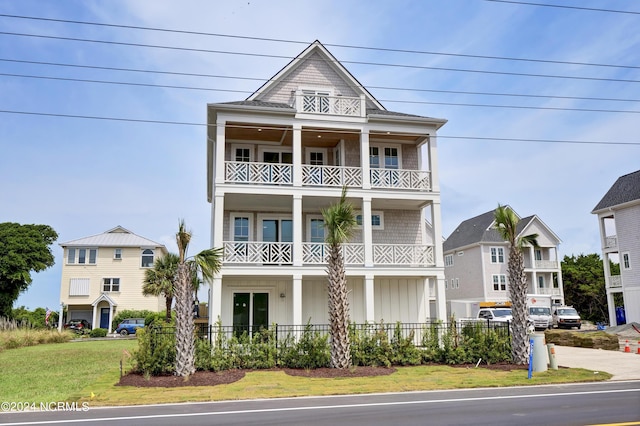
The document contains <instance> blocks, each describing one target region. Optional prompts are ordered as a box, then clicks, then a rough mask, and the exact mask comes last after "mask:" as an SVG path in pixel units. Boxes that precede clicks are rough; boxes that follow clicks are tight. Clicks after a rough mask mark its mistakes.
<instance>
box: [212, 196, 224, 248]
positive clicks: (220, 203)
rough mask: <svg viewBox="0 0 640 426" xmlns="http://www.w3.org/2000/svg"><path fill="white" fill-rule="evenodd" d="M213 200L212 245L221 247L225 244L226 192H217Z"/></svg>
mask: <svg viewBox="0 0 640 426" xmlns="http://www.w3.org/2000/svg"><path fill="white" fill-rule="evenodd" d="M211 202H212V204H213V205H212V206H211V209H212V216H211V247H212V248H219V247H222V245H223V239H222V236H223V234H224V232H223V227H224V194H223V193H222V194H220V193H216V194H215V196H214V197H213V199H212V200H211Z"/></svg>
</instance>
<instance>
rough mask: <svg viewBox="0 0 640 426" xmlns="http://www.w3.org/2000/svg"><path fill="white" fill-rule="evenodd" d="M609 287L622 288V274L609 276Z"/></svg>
mask: <svg viewBox="0 0 640 426" xmlns="http://www.w3.org/2000/svg"><path fill="white" fill-rule="evenodd" d="M608 283H609V288H622V277H621V276H620V275H610V276H609V280H608Z"/></svg>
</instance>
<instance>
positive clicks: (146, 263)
mask: <svg viewBox="0 0 640 426" xmlns="http://www.w3.org/2000/svg"><path fill="white" fill-rule="evenodd" d="M142 267H143V268H151V267H153V250H151V249H145V250H142Z"/></svg>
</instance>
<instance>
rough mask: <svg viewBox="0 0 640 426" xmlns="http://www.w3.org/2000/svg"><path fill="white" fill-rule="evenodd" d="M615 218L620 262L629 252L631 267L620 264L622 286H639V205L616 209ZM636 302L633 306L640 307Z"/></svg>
mask: <svg viewBox="0 0 640 426" xmlns="http://www.w3.org/2000/svg"><path fill="white" fill-rule="evenodd" d="M615 220H616V229H617V231H618V232H617V237H618V252H619V254H620V262H622V255H623V254H624V253H629V261H630V266H631V269H624V268H622V265H620V275H621V276H622V283H623V286H624V288H625V289H628V288H640V205H636V206H632V207H628V208H625V209H620V210H616V212H615ZM636 297H637V296H636ZM637 302H638V300H637V299H636V303H635V306H636V307H639V308H638V309H640V303H637ZM627 309H630V304H629V301H627V300H625V310H627ZM635 318H640V316H636V317H635Z"/></svg>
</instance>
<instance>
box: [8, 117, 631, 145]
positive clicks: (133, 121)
mask: <svg viewBox="0 0 640 426" xmlns="http://www.w3.org/2000/svg"><path fill="white" fill-rule="evenodd" d="M0 113H4V114H20V115H34V116H46V117H55V118H79V119H87V120H107V121H120V122H132V123H147V124H167V125H179V126H198V127H217V126H218V125H217V124H207V123H192V122H183V121H166V120H148V119H136V118H122V117H104V116H95V115H77V114H61V113H46V112H34V111H16V110H0ZM228 127H233V128H242V129H263V130H290V127H285V126H257V125H228ZM313 131H314V132H320V133H321V132H327V133H335V129H327V130H324V129H315V128H314V130H313ZM340 132H341V133H344V134H360V133H359V132H358V131H355V130H349V129H344V130H341V131H340ZM402 134H403V135H406V136H411V135H414V134H409V133H402ZM414 136H424V134H415V135H414ZM437 138H443V139H467V140H486V141H492V140H496V141H503V142H537V143H565V144H583V145H585V144H586V145H627V146H640V142H616V141H576V140H562V139H557V140H556V139H525V138H497V137H480V136H452V135H437Z"/></svg>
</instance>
